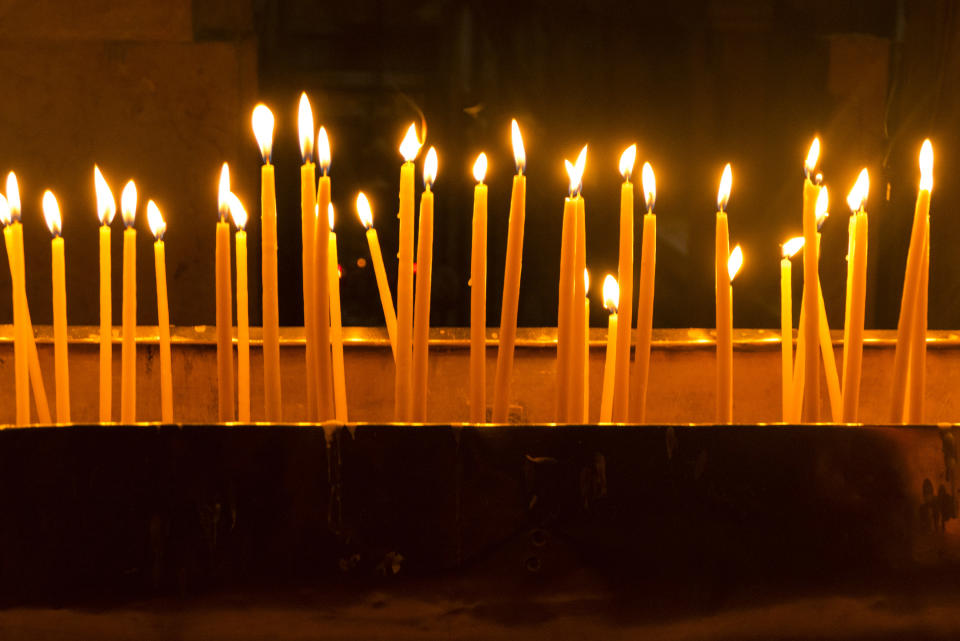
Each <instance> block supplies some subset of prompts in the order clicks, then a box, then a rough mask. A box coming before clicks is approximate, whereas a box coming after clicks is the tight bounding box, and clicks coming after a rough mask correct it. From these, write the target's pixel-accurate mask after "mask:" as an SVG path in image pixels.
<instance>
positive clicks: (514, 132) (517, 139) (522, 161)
mask: <svg viewBox="0 0 960 641" xmlns="http://www.w3.org/2000/svg"><path fill="white" fill-rule="evenodd" d="M510 141H511V142H512V143H513V162H514V163H515V164H516V166H517V173H518V174H522V173H523V170H524V169H526V167H527V152H526V150H525V149H524V148H523V136H521V135H520V125H518V124H517V119H516V118H514V119H512V120H511V121H510Z"/></svg>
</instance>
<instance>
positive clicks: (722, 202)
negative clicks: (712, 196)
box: [717, 163, 733, 211]
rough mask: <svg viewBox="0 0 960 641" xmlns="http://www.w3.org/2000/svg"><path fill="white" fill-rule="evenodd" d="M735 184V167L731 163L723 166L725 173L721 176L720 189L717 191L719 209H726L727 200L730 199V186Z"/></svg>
mask: <svg viewBox="0 0 960 641" xmlns="http://www.w3.org/2000/svg"><path fill="white" fill-rule="evenodd" d="M732 186H733V169H731V167H730V163H727V164H726V166H725V167H724V168H723V175H721V176H720V189H719V190H718V191H717V209H718V210H720V211H725V210H726V209H727V202H728V201H729V200H730V188H731V187H732Z"/></svg>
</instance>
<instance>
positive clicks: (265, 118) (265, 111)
mask: <svg viewBox="0 0 960 641" xmlns="http://www.w3.org/2000/svg"><path fill="white" fill-rule="evenodd" d="M252 121H253V135H254V136H255V137H256V139H257V144H258V145H260V156H261V157H263V162H265V163H269V162H270V152H271V149H272V147H273V124H274V122H273V112H272V111H270V108H269V107H267V106H266V105H264V104H262V103H261V104H259V105H257V106H256V107H254V108H253V118H252Z"/></svg>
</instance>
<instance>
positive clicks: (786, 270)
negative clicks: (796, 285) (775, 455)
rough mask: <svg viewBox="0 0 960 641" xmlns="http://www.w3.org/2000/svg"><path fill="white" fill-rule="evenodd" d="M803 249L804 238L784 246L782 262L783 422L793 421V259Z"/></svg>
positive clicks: (801, 237) (781, 381) (796, 239)
mask: <svg viewBox="0 0 960 641" xmlns="http://www.w3.org/2000/svg"><path fill="white" fill-rule="evenodd" d="M802 247H803V236H797V237H796V238H791V239H790V240H788V241H787V242H785V243H784V244H783V258H782V259H781V260H780V392H781V396H782V399H781V403H782V406H783V407H782V410H783V411H782V415H781V420H782V421H783V422H784V423H787V422H790V421H792V420H793V274H792V270H793V265H792V263H791V259H792V258H793V257H794V256H795V255H796V253H797V252H798V251H800V249H801V248H802Z"/></svg>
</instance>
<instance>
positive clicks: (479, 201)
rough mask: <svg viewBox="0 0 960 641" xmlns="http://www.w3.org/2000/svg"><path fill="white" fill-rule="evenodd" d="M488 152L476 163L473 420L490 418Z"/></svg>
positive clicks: (472, 268)
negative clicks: (488, 361)
mask: <svg viewBox="0 0 960 641" xmlns="http://www.w3.org/2000/svg"><path fill="white" fill-rule="evenodd" d="M486 174H487V155H486V154H484V153H481V154H480V155H479V156H477V161H476V162H475V163H473V177H474V178H475V179H476V181H477V186H476V187H474V189H473V236H472V242H471V248H470V422H471V423H483V422H485V421H486V418H487V416H486V414H487V411H486V407H487V186H486V185H485V184H483V179H484V177H485V176H486Z"/></svg>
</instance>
